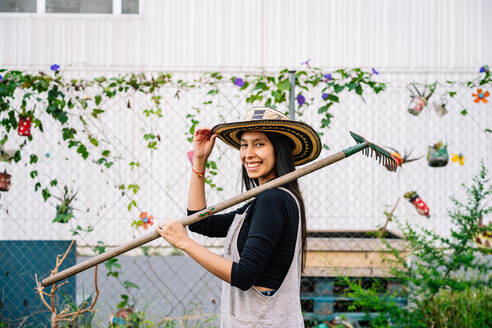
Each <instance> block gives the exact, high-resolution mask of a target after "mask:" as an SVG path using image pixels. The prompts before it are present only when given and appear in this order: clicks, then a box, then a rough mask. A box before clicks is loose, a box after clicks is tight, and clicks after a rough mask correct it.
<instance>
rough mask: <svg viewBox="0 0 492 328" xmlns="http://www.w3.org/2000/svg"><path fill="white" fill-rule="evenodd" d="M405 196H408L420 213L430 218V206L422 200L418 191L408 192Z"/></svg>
mask: <svg viewBox="0 0 492 328" xmlns="http://www.w3.org/2000/svg"><path fill="white" fill-rule="evenodd" d="M404 197H405V198H407V199H408V201H409V202H410V203H412V204H413V206H415V209H416V210H417V212H418V213H419V214H420V215H423V216H426V217H428V218H429V217H430V210H429V206H427V204H426V203H425V202H424V201H423V200H422V198H420V196H419V195H418V194H417V192H415V191H411V192H407V193H406V194H405V195H404Z"/></svg>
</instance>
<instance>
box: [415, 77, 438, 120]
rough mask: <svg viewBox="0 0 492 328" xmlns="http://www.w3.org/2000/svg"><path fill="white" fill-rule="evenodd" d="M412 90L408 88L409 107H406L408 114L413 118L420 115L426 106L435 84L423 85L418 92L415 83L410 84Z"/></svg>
mask: <svg viewBox="0 0 492 328" xmlns="http://www.w3.org/2000/svg"><path fill="white" fill-rule="evenodd" d="M410 85H411V86H412V87H413V89H410V87H408V90H409V91H410V98H411V100H410V105H409V106H408V112H409V113H410V114H412V115H414V116H418V115H420V113H422V110H423V109H424V107H425V106H427V102H428V100H429V98H430V97H431V96H432V94H433V93H434V90H435V89H436V83H433V84H429V85H425V86H424V89H423V90H419V89H418V88H417V86H416V84H415V83H412V84H410Z"/></svg>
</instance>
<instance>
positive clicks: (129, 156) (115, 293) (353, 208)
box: [0, 72, 492, 325]
mask: <svg viewBox="0 0 492 328" xmlns="http://www.w3.org/2000/svg"><path fill="white" fill-rule="evenodd" d="M70 74H71V75H72V76H70V77H72V78H77V79H80V78H93V77H94V76H95V74H91V73H89V72H79V73H74V72H71V73H70ZM223 75H224V78H223V79H222V80H221V81H218V82H217V84H216V87H215V88H211V87H210V85H209V84H207V87H200V84H199V83H197V82H196V81H199V79H200V74H198V73H194V74H192V73H179V74H176V75H175V76H174V80H175V81H178V80H182V81H189V84H193V83H195V85H196V87H194V88H189V87H187V88H184V87H183V85H184V84H183V83H182V82H180V83H169V84H167V85H164V86H163V87H161V88H160V89H159V92H158V94H156V93H153V94H143V93H138V92H131V91H129V92H125V93H118V94H117V95H116V96H115V97H113V98H104V99H103V100H102V102H101V103H100V104H99V105H98V106H97V107H98V108H102V109H104V110H105V112H104V113H101V114H100V115H95V116H97V118H96V117H95V116H91V115H87V112H84V109H83V108H82V107H77V106H76V107H74V108H73V110H72V111H71V112H70V118H75V119H77V118H78V117H83V118H84V119H81V120H80V123H79V125H78V126H77V129H78V131H79V135H90V136H92V137H94V138H96V139H97V140H98V147H95V146H94V149H89V151H94V152H97V151H99V152H101V150H105V149H107V150H109V151H110V153H109V155H108V153H106V155H105V156H104V158H105V159H107V161H108V162H109V161H111V162H112V163H113V164H112V166H110V167H109V168H108V167H106V166H104V165H101V164H98V163H96V162H97V160H96V161H93V160H84V159H83V158H81V156H79V154H77V153H76V151H75V148H71V149H67V147H66V143H65V141H64V140H62V137H61V136H60V127H59V125H58V124H57V123H54V122H52V121H50V120H48V119H44V120H43V125H44V126H43V130H44V132H43V133H41V132H40V131H39V130H33V138H34V141H33V142H31V143H27V145H26V146H25V152H24V153H25V154H29V153H36V154H37V156H38V161H37V163H36V164H35V165H34V166H33V165H29V164H27V163H25V162H24V161H21V162H19V163H15V162H14V161H11V162H10V163H9V162H3V163H2V164H1V165H2V166H3V167H1V168H0V169H1V171H3V170H4V169H6V170H7V171H8V173H9V174H10V175H11V176H12V178H11V187H10V189H9V191H8V192H3V193H2V194H1V203H0V204H1V208H0V211H1V212H0V213H1V220H0V227H1V228H2V229H1V230H0V239H2V240H70V239H75V240H76V241H77V261H78V262H80V261H83V260H85V259H87V256H93V255H95V254H96V253H97V251H98V250H103V249H104V247H105V249H106V250H108V249H111V247H114V246H117V245H120V244H122V243H125V242H127V241H130V240H131V239H132V238H135V237H137V236H140V235H142V234H144V233H147V232H148V231H149V230H148V229H147V230H146V229H144V228H143V226H139V227H135V226H134V225H132V222H134V221H136V220H137V221H138V220H139V215H140V214H141V213H142V212H147V216H148V215H152V216H153V217H154V222H156V221H160V220H162V219H164V218H181V217H183V216H185V213H186V204H187V192H188V183H189V177H190V174H191V173H190V172H191V170H190V168H191V163H190V161H189V158H188V155H187V153H188V152H189V151H190V150H192V145H191V143H190V142H189V141H188V140H187V138H188V137H189V131H190V128H192V127H193V126H196V125H198V126H201V125H203V126H213V125H215V124H217V123H220V122H227V121H235V120H240V119H241V118H242V117H243V116H244V114H245V112H246V109H247V108H249V107H251V106H252V105H255V104H249V103H247V102H246V98H247V96H248V95H247V93H246V92H244V91H243V90H241V89H240V88H239V87H238V86H237V85H236V84H234V83H233V82H231V77H232V76H233V75H232V74H230V73H226V74H223ZM474 77H475V75H469V76H464V75H452V74H442V73H441V74H425V75H424V74H391V75H387V76H382V75H377V76H374V79H376V80H378V79H379V80H380V81H382V82H385V83H386V85H387V87H386V89H385V90H384V91H382V92H380V93H379V94H375V93H373V92H372V90H369V89H368V90H365V91H364V93H363V95H362V97H359V96H358V95H355V94H353V93H350V92H348V91H342V92H341V93H340V94H338V96H339V98H340V102H339V103H337V104H335V105H334V106H333V107H332V108H331V109H330V111H331V113H332V114H333V119H332V123H331V125H330V127H329V128H328V129H321V128H320V119H321V115H320V114H318V112H317V109H318V108H319V107H321V106H322V103H323V102H324V101H325V99H324V97H323V95H322V94H323V93H324V92H323V90H322V86H318V87H315V88H312V89H310V90H309V91H305V90H303V91H302V93H303V95H304V96H305V98H306V100H307V104H309V105H303V106H302V107H299V106H298V104H296V108H297V111H296V119H299V120H302V121H305V122H307V123H309V124H310V125H312V126H313V127H314V128H315V129H316V130H318V131H320V132H322V133H323V135H322V141H323V143H324V144H326V145H328V146H329V149H324V150H323V151H322V153H321V157H325V156H327V155H329V154H331V153H334V152H336V151H340V150H342V149H345V148H347V147H349V146H352V145H354V144H355V141H354V140H353V139H352V138H351V136H350V134H349V131H354V132H356V133H357V134H360V135H361V136H363V137H365V138H367V139H368V140H370V141H372V142H374V143H376V144H378V145H380V146H383V147H388V148H389V147H391V148H394V149H395V150H397V151H398V152H399V153H400V154H401V155H402V156H403V157H406V158H404V159H405V160H408V159H412V158H418V160H415V161H411V162H406V163H405V161H404V163H403V164H402V165H401V166H400V167H399V168H398V171H397V173H391V172H389V171H388V170H387V169H386V168H385V167H383V166H382V165H380V164H379V163H378V162H377V161H376V160H375V159H374V158H367V157H365V156H362V155H360V154H358V155H355V156H353V157H350V158H348V159H345V160H343V161H341V162H338V163H336V164H334V165H331V166H329V167H326V168H324V169H322V170H320V171H317V172H314V173H312V174H310V175H308V176H305V177H303V178H301V180H300V187H301V190H302V195H303V197H304V200H305V203H306V211H307V224H308V230H309V240H308V248H309V251H308V256H307V268H306V272H305V274H304V277H303V286H302V293H303V294H302V300H303V310H304V311H305V312H306V318H307V319H310V318H315V317H316V315H325V316H330V315H334V314H335V313H341V312H346V311H348V310H347V308H348V307H347V303H343V302H342V301H340V300H339V301H337V299H336V296H337V295H339V294H340V293H341V291H340V288H339V287H336V286H339V284H337V283H336V277H340V276H349V277H361V278H364V279H366V281H370V280H371V279H379V278H384V277H387V275H388V274H387V271H386V266H385V263H383V262H382V260H381V256H380V253H381V252H380V250H381V249H382V245H381V242H380V240H378V239H376V238H372V237H371V236H374V234H372V235H371V234H368V232H369V233H370V232H377V229H379V228H381V227H382V226H384V225H385V223H386V219H387V216H386V215H385V214H384V212H385V211H386V212H389V211H390V210H391V209H393V207H395V210H394V212H393V213H394V215H395V216H396V220H393V221H392V222H389V224H388V225H387V226H386V229H387V231H388V232H389V235H388V237H390V238H391V239H390V241H391V242H392V243H393V245H394V246H395V247H402V244H401V240H399V239H398V232H399V227H398V224H399V223H403V222H405V221H408V222H410V223H411V224H415V225H418V226H422V227H426V228H428V229H430V230H432V231H436V232H438V233H440V234H443V235H446V234H448V233H449V228H450V221H449V217H448V215H447V211H448V210H449V209H450V208H452V203H451V201H450V198H449V197H450V196H452V195H454V196H456V197H458V198H459V197H460V196H462V195H463V190H462V189H461V188H460V185H461V184H462V183H465V182H467V181H469V180H470V179H471V177H472V176H473V175H475V174H476V173H477V172H478V171H479V168H480V165H481V160H484V162H485V164H486V165H488V166H490V164H489V163H491V162H492V158H491V157H492V147H491V146H492V143H491V137H490V134H488V133H487V132H486V131H485V129H486V128H491V126H492V119H491V115H490V111H491V109H492V108H491V105H490V103H483V102H480V103H475V102H474V101H473V100H474V98H473V96H472V93H475V92H476V89H471V88H469V87H467V86H466V85H465V84H464V83H462V82H464V81H467V80H471V79H473V78H474ZM447 80H453V81H458V82H459V83H455V84H450V83H446V81H447ZM193 81H195V82H193ZM434 81H438V82H437V87H436V90H435V92H434V94H433V96H432V97H431V98H430V100H429V103H428V104H427V106H426V107H425V108H424V109H423V110H422V112H421V113H420V114H419V115H411V114H410V113H409V111H408V110H407V109H408V108H409V106H410V102H411V98H410V95H411V91H410V90H414V89H412V88H411V89H409V83H411V82H418V83H420V84H419V87H420V88H421V87H422V86H423V85H424V84H428V83H432V82H434ZM211 90H218V91H212V92H211ZM77 92H78V93H79V96H80V98H84V97H86V98H87V99H94V97H95V90H94V89H91V87H88V88H86V89H84V90H82V91H80V90H79V91H77ZM296 92H297V93H298V92H300V90H296ZM156 96H158V97H157V98H156ZM156 104H158V105H157V106H156ZM256 105H260V103H256ZM443 105H444V106H443ZM151 108H161V109H162V117H159V115H155V114H152V113H150V109H151ZM279 109H280V110H282V111H285V112H286V111H288V107H287V105H285V106H280V107H279ZM465 109H466V111H467V115H463V114H464V112H463V110H465ZM444 111H447V113H444ZM443 114H444V115H443ZM36 115H38V116H39V117H40V118H41V119H43V118H47V116H48V114H46V113H40V112H37V114H36ZM82 131H85V132H83V133H82ZM11 134H12V137H11V138H10V139H9V141H8V142H7V143H6V144H5V145H4V147H3V150H4V151H5V152H8V150H9V143H10V142H15V140H16V138H21V137H19V136H15V135H16V132H11ZM439 141H442V142H443V143H445V144H447V151H448V153H449V157H450V158H453V159H458V160H457V161H456V162H454V161H451V160H449V162H448V164H447V165H446V166H442V167H431V166H429V164H428V161H427V160H426V155H427V152H428V149H429V146H432V145H434V144H436V143H438V142H439ZM151 142H155V144H151ZM452 154H456V155H452ZM458 154H459V155H458ZM405 155H407V156H405ZM211 160H212V161H214V162H215V163H216V165H217V169H216V170H212V171H216V172H217V174H216V175H212V174H210V173H208V175H207V176H208V178H210V179H211V182H210V183H209V184H208V185H207V203H208V204H215V203H218V202H220V201H222V200H224V199H226V198H229V197H231V196H233V195H236V194H239V193H240V192H241V180H240V161H239V156H238V154H237V153H236V152H235V151H233V150H231V149H230V148H228V147H227V146H226V145H224V144H223V143H221V142H220V141H219V142H217V143H216V148H215V149H214V151H213V153H212V155H211ZM461 160H464V162H461V163H460V161H461ZM33 169H35V170H36V171H37V175H36V176H35V178H32V176H30V175H31V171H32V170H33ZM208 172H210V171H208ZM54 178H56V180H57V185H56V186H54V187H52V188H51V194H52V197H50V198H49V199H48V200H47V201H44V200H43V198H42V196H41V193H40V191H39V190H38V191H37V192H35V191H34V189H35V184H36V182H37V181H39V182H41V183H42V185H47V184H49V183H50V181H52V179H54ZM212 184H214V185H215V186H214V187H212V186H211V185H212ZM65 187H66V188H65ZM220 189H222V190H220ZM411 191H416V193H417V194H418V196H419V197H420V199H421V200H423V201H424V202H425V203H426V204H427V206H428V208H429V210H430V216H429V217H428V216H425V215H420V214H419V213H418V212H417V209H416V207H415V205H414V204H412V203H411V202H410V201H409V200H408V199H407V198H404V197H403V196H404V194H406V193H407V192H411ZM67 196H68V197H67ZM71 196H75V197H74V198H73V200H72V201H71V202H70V203H69V207H70V208H71V209H72V214H73V218H71V219H70V220H69V222H68V223H66V224H62V223H53V222H52V220H53V218H54V217H55V216H56V215H57V208H58V209H59V208H60V206H61V204H62V203H63V200H64V199H65V200H66V199H67V198H68V199H69V198H71ZM153 227H155V224H154V225H153V226H151V227H150V228H151V229H152V228H153ZM192 235H193V237H194V238H196V239H197V240H199V241H200V242H201V243H203V244H204V245H206V246H208V247H210V249H212V250H213V251H214V252H217V253H219V254H220V253H221V245H222V242H223V241H222V240H221V239H212V238H204V237H202V236H198V235H196V234H192ZM7 251H9V250H7ZM10 251H12V252H14V251H17V250H10ZM44 251H47V250H40V252H44ZM31 255H32V256H33V257H37V256H38V255H37V254H31ZM180 255H182V254H180V252H179V251H177V250H174V249H172V248H171V247H169V245H167V244H166V243H165V242H164V241H163V240H162V239H159V240H155V241H153V242H151V243H149V244H147V245H145V246H143V247H140V248H138V249H136V250H133V251H130V252H129V253H127V254H126V255H125V256H120V257H118V261H117V262H115V263H113V265H106V266H101V268H100V269H99V270H100V275H99V288H100V290H101V294H100V299H99V301H98V304H97V308H98V312H97V314H96V316H95V319H94V321H93V323H94V324H96V323H97V325H107V323H108V320H109V318H110V316H111V315H112V314H114V313H115V312H116V311H117V306H118V304H120V303H121V302H123V303H122V305H121V306H120V307H123V308H124V307H126V306H130V305H133V306H134V309H135V310H138V311H144V312H145V314H146V316H147V318H149V319H150V320H153V321H154V322H161V321H162V320H166V318H167V319H169V318H170V317H172V318H174V317H181V319H180V322H181V323H183V322H185V321H186V320H188V322H194V323H195V324H196V323H199V324H203V325H207V324H208V323H211V324H213V323H216V322H217V317H218V312H219V308H220V282H219V280H218V279H217V278H215V277H214V276H212V275H211V274H209V273H208V272H205V271H204V270H203V269H202V268H200V267H199V266H198V265H196V264H195V263H194V262H193V261H191V260H190V259H189V258H187V257H186V256H180ZM54 263H55V258H53V265H54ZM118 265H119V266H118ZM115 272H118V274H117V276H116V274H114V273H115ZM33 287H34V285H33ZM393 287H394V286H393V285H392V283H391V282H388V283H387V288H393ZM342 289H343V288H342ZM93 291H94V280H93V273H92V270H88V271H86V272H83V273H81V274H79V275H77V300H76V302H77V303H79V304H80V303H81V302H82V300H83V299H85V298H86V297H87V296H88V295H90V294H91V293H93ZM121 295H127V296H128V301H126V303H125V297H122V296H121ZM321 296H325V298H324V299H322V298H320V297H321ZM328 296H329V297H328ZM330 297H331V298H330ZM320 300H321V301H320ZM4 304H6V303H5V301H4Z"/></svg>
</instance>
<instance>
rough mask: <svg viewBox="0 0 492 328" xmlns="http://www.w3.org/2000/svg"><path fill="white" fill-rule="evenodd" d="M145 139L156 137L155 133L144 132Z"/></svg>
mask: <svg viewBox="0 0 492 328" xmlns="http://www.w3.org/2000/svg"><path fill="white" fill-rule="evenodd" d="M143 137H144V139H145V140H149V139H155V135H154V134H152V133H147V134H144V136H143Z"/></svg>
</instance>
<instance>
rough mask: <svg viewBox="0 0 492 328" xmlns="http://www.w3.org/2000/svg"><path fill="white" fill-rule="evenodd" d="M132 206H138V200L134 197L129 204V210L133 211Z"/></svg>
mask: <svg viewBox="0 0 492 328" xmlns="http://www.w3.org/2000/svg"><path fill="white" fill-rule="evenodd" d="M132 207H137V202H136V201H135V200H133V199H132V201H131V202H130V203H129V204H128V212H130V211H131V209H132Z"/></svg>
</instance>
